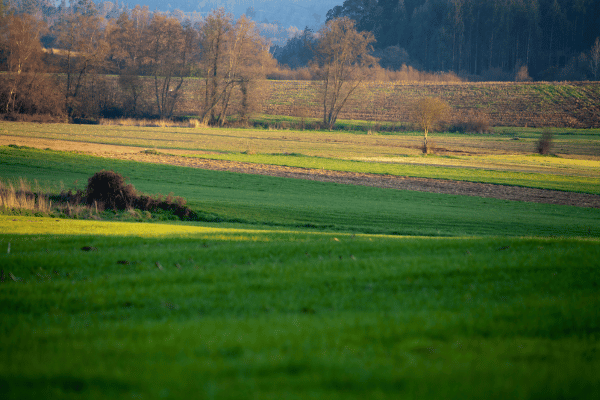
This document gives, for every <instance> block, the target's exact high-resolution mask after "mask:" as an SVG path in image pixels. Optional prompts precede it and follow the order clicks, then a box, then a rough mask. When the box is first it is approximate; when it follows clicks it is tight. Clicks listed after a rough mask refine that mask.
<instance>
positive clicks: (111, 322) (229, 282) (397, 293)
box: [0, 216, 600, 399]
mask: <svg viewBox="0 0 600 400" xmlns="http://www.w3.org/2000/svg"><path fill="white" fill-rule="evenodd" d="M0 231H1V232H2V234H0V248H2V249H3V251H2V252H0V265H2V269H3V270H4V273H5V274H6V275H5V276H6V278H5V279H6V281H5V282H3V283H2V284H1V286H0V305H1V307H0V314H1V319H2V322H3V323H2V324H1V328H0V329H1V331H2V336H3V346H2V348H1V349H0V359H1V360H2V361H1V362H0V383H1V384H2V388H3V393H4V395H5V396H6V398H9V399H13V398H14V399H17V398H19V399H21V398H41V397H45V398H50V397H52V398H64V399H69V398H84V397H85V398H108V397H110V398H123V399H126V398H127V399H129V398H142V399H161V398H167V399H168V398H200V399H213V398H217V399H269V398H272V399H277V398H290V399H302V398H316V399H319V398H323V399H325V398H327V399H332V398H333V399H354V398H356V399H359V398H360V399H364V398H382V399H384V398H399V397H402V398H415V399H416V398H419V399H438V398H460V399H476V398H492V399H494V398H496V399H501V398H520V399H529V398H546V399H558V398H565V397H576V398H589V397H590V396H591V395H592V394H593V393H597V391H598V390H599V389H600V388H599V387H598V380H597V375H596V371H597V370H598V369H599V368H600V357H599V355H598V354H600V352H599V350H600V349H599V344H598V335H599V333H600V325H599V324H598V321H599V318H598V317H599V316H598V310H599V309H600V298H599V296H598V284H599V282H600V271H599V269H598V268H597V265H596V264H597V260H598V259H599V258H600V246H599V243H598V241H597V239H596V240H581V239H548V238H546V239H542V238H529V239H526V238H500V237H491V238H415V237H412V238H411V237H390V236H380V235H350V234H344V233H335V234H333V233H323V232H314V231H312V232H311V231H308V230H302V229H296V230H281V229H277V230H273V229H255V228H254V229H247V228H242V229H239V228H235V227H231V226H222V225H203V226H198V225H195V226H191V225H188V224H186V225H182V224H178V225H165V224H159V225H156V224H133V223H118V222H98V221H74V220H55V219H48V218H35V217H12V216H0ZM8 243H10V244H11V246H10V249H11V250H10V253H7V252H6V251H5V250H6V248H7V246H8ZM82 249H86V250H88V251H84V250H82ZM9 273H10V275H8V274H9ZM9 276H10V278H9ZM12 277H14V278H15V279H16V281H13V280H12Z"/></svg>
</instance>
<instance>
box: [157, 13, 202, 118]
mask: <svg viewBox="0 0 600 400" xmlns="http://www.w3.org/2000/svg"><path fill="white" fill-rule="evenodd" d="M149 35H150V36H149V37H150V43H149V46H148V53H147V59H148V60H149V63H150V66H151V69H152V75H153V76H154V96H155V99H156V107H157V111H158V115H159V116H160V118H171V117H172V116H173V108H174V107H175V104H176V102H177V100H178V97H179V94H180V90H181V87H182V85H183V82H184V77H185V76H187V75H188V74H189V68H190V62H191V60H192V58H193V55H192V51H193V44H194V42H195V37H196V33H195V31H194V30H193V29H192V28H191V27H185V28H184V27H183V26H182V25H181V23H180V22H179V21H178V20H176V19H175V18H168V17H165V16H164V15H161V14H155V15H154V17H153V18H152V21H151V22H150V26H149Z"/></svg>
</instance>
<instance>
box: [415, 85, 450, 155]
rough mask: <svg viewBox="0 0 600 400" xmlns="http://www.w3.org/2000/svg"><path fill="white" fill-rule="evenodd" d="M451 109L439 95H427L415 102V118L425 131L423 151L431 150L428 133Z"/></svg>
mask: <svg viewBox="0 0 600 400" xmlns="http://www.w3.org/2000/svg"><path fill="white" fill-rule="evenodd" d="M449 111H450V106H449V105H448V103H446V102H445V101H444V100H442V99H440V98H438V97H425V98H422V99H421V100H419V101H417V102H416V103H415V105H414V110H413V120H414V122H415V123H416V124H417V125H419V127H420V128H421V129H423V132H424V136H423V153H425V154H427V153H428V152H429V144H428V143H427V134H428V133H429V131H430V130H432V129H433V128H434V127H435V126H436V125H437V124H438V123H439V122H440V121H441V120H443V119H444V118H445V117H446V116H447V115H448V112H449Z"/></svg>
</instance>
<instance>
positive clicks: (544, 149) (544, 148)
mask: <svg viewBox="0 0 600 400" xmlns="http://www.w3.org/2000/svg"><path fill="white" fill-rule="evenodd" d="M552 139H553V138H552V132H550V131H549V130H547V129H545V130H544V131H543V132H542V137H541V138H540V140H539V141H538V143H537V152H538V153H539V154H542V155H546V154H549V153H550V149H552Z"/></svg>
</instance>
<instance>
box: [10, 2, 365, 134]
mask: <svg viewBox="0 0 600 400" xmlns="http://www.w3.org/2000/svg"><path fill="white" fill-rule="evenodd" d="M0 1H1V0H0ZM0 18H2V21H1V22H2V23H1V24H0V65H2V66H3V67H4V68H3V69H4V70H5V71H6V73H2V74H0V105H1V106H2V109H1V110H0V112H2V113H5V114H7V115H15V114H51V115H58V116H66V117H68V118H69V119H76V118H97V117H102V116H103V117H120V116H133V117H140V116H143V117H146V116H157V117H159V118H161V119H170V118H172V117H173V113H174V110H175V106H176V104H177V101H178V100H179V99H180V98H181V96H182V95H183V94H184V92H185V91H187V92H188V93H186V95H189V91H190V88H189V86H190V81H192V82H195V83H196V84H195V87H194V88H193V89H192V90H193V94H194V95H195V97H196V98H197V104H198V110H197V111H198V114H199V116H200V119H201V120H202V122H203V123H205V124H209V125H223V124H224V123H225V121H226V119H227V117H228V115H231V114H233V113H235V114H237V115H238V120H241V121H244V120H247V118H248V113H249V112H250V111H253V107H255V106H256V105H257V101H256V100H257V97H258V95H259V94H260V92H261V90H260V87H259V86H260V85H258V82H259V81H260V80H261V79H264V78H265V76H266V73H267V71H269V70H272V69H273V68H275V67H276V61H275V60H274V59H273V57H272V55H271V53H270V52H269V48H268V45H267V43H266V41H265V39H264V38H263V37H261V35H260V34H259V32H258V30H257V29H256V25H255V24H254V23H253V22H252V21H250V20H249V19H247V18H246V17H245V16H242V17H241V18H239V19H238V20H234V18H233V17H232V16H231V14H228V13H226V12H225V11H224V10H223V9H219V10H216V11H213V12H212V13H211V14H209V15H208V16H207V17H205V18H204V19H203V20H202V21H201V22H199V23H194V24H192V23H191V22H190V21H184V22H181V21H180V20H179V19H176V18H174V17H170V16H166V15H164V14H161V13H154V14H152V13H150V12H149V11H148V9H147V8H140V7H139V6H138V7H135V8H134V9H133V10H125V11H123V12H122V13H121V14H120V15H119V16H118V17H117V18H113V19H105V18H101V17H100V16H99V13H98V10H97V9H96V7H95V5H94V3H93V2H91V1H90V0H79V2H77V3H74V4H73V6H71V7H69V8H65V12H64V13H63V14H61V16H60V18H57V19H56V20H55V22H54V23H53V24H52V25H51V26H48V25H47V24H46V22H45V21H44V20H43V19H40V18H37V17H36V16H33V15H31V14H28V13H15V12H12V13H10V14H8V15H4V14H2V15H0ZM42 37H45V39H42ZM319 38H320V39H319V40H318V41H315V47H314V49H313V51H314V54H313V58H314V63H313V65H314V71H315V76H316V77H317V78H318V79H319V80H320V81H322V85H321V91H320V101H321V102H322V107H323V123H324V125H326V126H329V127H333V125H334V124H335V122H336V120H337V117H338V115H339V113H340V111H341V109H342V108H343V106H344V104H345V103H346V101H347V100H348V98H349V97H350V96H351V95H352V94H353V93H354V91H355V90H356V88H357V87H358V86H359V84H360V82H361V81H362V80H363V79H365V78H366V76H367V72H366V71H368V69H369V68H370V67H373V66H374V65H375V64H376V62H377V60H376V59H375V58H374V57H373V56H371V55H370V53H371V52H372V43H373V42H374V41H375V39H374V37H373V35H372V34H371V33H369V32H358V31H357V30H356V27H355V23H354V21H352V20H350V19H348V18H345V17H342V18H338V19H334V20H332V21H329V22H328V23H327V24H325V25H324V26H323V28H322V29H321V31H320V32H319ZM44 40H45V41H46V42H48V43H52V45H53V47H52V48H43V47H42V42H43V41H44ZM115 74H116V75H118V80H115V79H114V78H112V77H110V78H109V75H115ZM192 76H196V77H199V78H201V79H196V80H189V79H187V80H186V79H185V78H186V77H192ZM115 82H118V89H119V90H115V88H114V86H115Z"/></svg>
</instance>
